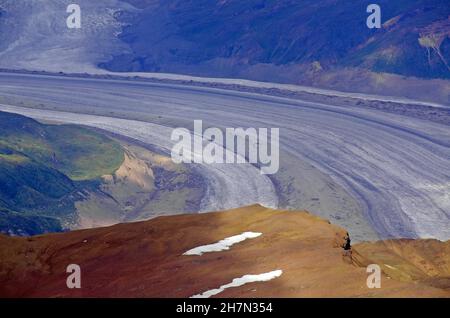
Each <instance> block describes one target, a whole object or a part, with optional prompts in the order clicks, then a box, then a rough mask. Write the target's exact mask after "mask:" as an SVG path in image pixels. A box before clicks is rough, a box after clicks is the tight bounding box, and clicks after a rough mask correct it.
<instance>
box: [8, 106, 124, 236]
mask: <svg viewBox="0 0 450 318" xmlns="http://www.w3.org/2000/svg"><path fill="white" fill-rule="evenodd" d="M122 162H123V150H122V148H121V147H120V145H119V144H117V143H115V142H113V141H112V140H110V139H108V138H106V137H105V136H103V135H100V134H97V133H94V132H92V131H89V130H87V129H84V128H80V127H75V126H57V125H43V124H40V123H38V122H36V121H35V120H32V119H30V118H27V117H24V116H20V115H16V114H10V113H4V112H0V232H2V233H7V234H11V235H33V234H39V233H43V232H57V231H61V230H62V229H67V228H70V227H71V225H72V224H74V223H76V219H77V216H76V213H75V212H76V211H75V205H74V202H75V201H77V200H80V199H82V194H81V192H82V191H84V190H86V189H91V188H96V186H97V184H98V181H96V179H97V178H100V177H101V176H102V175H105V174H108V173H112V172H114V171H115V170H116V169H117V168H118V167H119V166H120V165H121V163H122ZM80 191H81V192H80Z"/></svg>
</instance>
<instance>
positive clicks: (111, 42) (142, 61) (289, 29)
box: [0, 0, 450, 84]
mask: <svg viewBox="0 0 450 318" xmlns="http://www.w3.org/2000/svg"><path fill="white" fill-rule="evenodd" d="M77 3H78V4H79V5H80V7H81V9H82V21H83V22H82V28H81V29H77V30H74V29H68V28H67V27H66V25H65V22H66V17H67V16H68V14H66V13H65V10H66V6H67V2H66V1H62V0H50V1H45V3H44V2H42V1H39V0H32V1H29V0H27V1H25V0H19V1H17V0H2V1H0V67H2V68H9V69H11V68H13V69H32V70H47V71H65V72H95V71H96V67H97V66H98V65H100V66H101V67H104V68H107V69H109V70H113V71H152V72H153V71H156V72H174V73H190V74H195V75H205V76H218V77H226V76H227V77H246V78H250V79H259V80H272V81H273V80H276V81H284V82H291V83H299V82H300V81H306V80H308V82H309V83H311V84H313V83H315V82H317V81H319V79H321V80H323V78H326V76H327V74H328V73H329V72H335V71H337V70H342V69H347V68H350V69H353V68H356V69H358V70H365V71H369V72H386V73H394V74H400V75H405V76H416V77H422V78H443V79H449V78H450V38H449V35H450V22H449V21H450V20H449V16H450V6H449V5H448V1H447V0H414V1H411V0H398V1H389V0H379V1H377V4H379V5H380V6H381V9H382V22H383V26H382V28H381V29H368V28H367V26H366V19H367V17H368V15H369V14H368V13H367V12H366V8H367V5H368V4H370V3H372V1H369V0H363V1H345V0H338V1H336V0H323V1H320V2H318V1H314V0H284V1H273V0H248V1H239V0H221V1H210V0H195V1H186V0H168V1H158V0H145V1H136V0H108V1H102V2H101V3H98V2H92V1H87V0H80V1H78V2H77ZM355 72H356V71H355ZM274 73H275V74H276V76H275V77H272V76H270V74H274ZM353 74H354V75H357V74H358V73H356V74H355V73H353ZM343 75H345V73H341V76H343ZM347 77H348V79H349V80H350V79H351V76H347Z"/></svg>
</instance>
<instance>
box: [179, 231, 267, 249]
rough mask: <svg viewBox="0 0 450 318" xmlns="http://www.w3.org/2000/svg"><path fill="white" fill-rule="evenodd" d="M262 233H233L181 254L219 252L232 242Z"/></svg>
mask: <svg viewBox="0 0 450 318" xmlns="http://www.w3.org/2000/svg"><path fill="white" fill-rule="evenodd" d="M261 234H262V233H257V232H244V233H242V234H239V235H234V236H230V237H227V238H225V239H223V240H221V241H219V242H217V243H214V244H209V245H202V246H198V247H195V248H193V249H190V250H189V251H187V252H185V253H183V255H202V254H203V253H208V252H220V251H225V250H229V249H230V247H231V246H232V245H234V244H237V243H240V242H243V241H245V240H246V239H252V238H256V237H258V236H260V235H261Z"/></svg>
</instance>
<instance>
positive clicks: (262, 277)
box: [191, 269, 283, 298]
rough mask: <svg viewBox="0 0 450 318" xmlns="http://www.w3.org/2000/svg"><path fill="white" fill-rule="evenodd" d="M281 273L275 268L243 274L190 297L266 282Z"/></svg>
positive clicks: (215, 293)
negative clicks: (269, 270)
mask: <svg viewBox="0 0 450 318" xmlns="http://www.w3.org/2000/svg"><path fill="white" fill-rule="evenodd" d="M281 274H283V271H282V270H281V269H277V270H275V271H272V272H268V273H263V274H258V275H244V276H242V277H240V278H235V279H233V281H232V282H231V283H228V284H225V285H222V286H220V287H219V288H216V289H210V290H208V291H205V292H204V293H201V294H197V295H194V296H191V298H209V297H211V296H214V295H217V294H219V293H221V292H223V291H224V290H225V289H227V288H231V287H239V286H242V285H245V284H248V283H254V282H267V281H269V280H272V279H274V278H277V277H280V276H281Z"/></svg>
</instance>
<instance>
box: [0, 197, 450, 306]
mask: <svg viewBox="0 0 450 318" xmlns="http://www.w3.org/2000/svg"><path fill="white" fill-rule="evenodd" d="M249 232H250V233H249ZM241 233H247V235H249V234H253V235H252V237H253V238H249V239H247V240H244V241H241V242H239V243H236V244H234V245H232V244H231V246H228V249H226V248H223V245H224V243H223V242H222V243H221V244H219V245H220V246H219V247H220V248H217V247H215V248H211V247H209V250H210V252H204V253H203V254H201V253H196V252H195V250H192V249H195V248H198V247H200V248H203V249H204V248H205V247H204V246H205V245H209V244H213V243H216V242H219V241H220V240H223V239H224V238H229V237H231V236H235V235H238V234H241ZM431 246H433V248H431V249H430V248H429V247H431ZM449 246H450V245H449V242H447V243H444V242H439V241H433V240H419V241H414V240H402V241H398V242H397V241H390V242H388V244H383V242H379V243H376V244H373V245H370V244H368V245H363V246H361V247H360V246H359V245H356V246H355V247H351V245H350V241H349V238H348V235H347V232H346V231H345V230H344V229H342V228H339V227H337V226H335V225H332V224H329V222H327V221H325V220H323V219H320V218H318V217H315V216H313V215H310V214H308V213H306V212H301V211H279V210H271V209H268V208H264V207H262V206H259V205H254V206H250V207H244V208H239V209H235V210H230V211H223V212H214V213H205V214H195V215H179V216H165V217H159V218H156V219H153V220H150V221H145V222H138V223H132V224H119V225H115V226H112V227H106V228H97V229H90V230H82V231H73V232H69V233H62V234H51V235H43V236H36V237H30V238H15V237H6V236H0V296H3V297H80V296H82V297H190V296H193V295H199V294H201V293H203V292H205V291H211V290H213V289H215V288H219V287H220V286H223V285H226V284H228V283H230V282H231V281H233V279H235V278H241V277H244V275H248V274H252V275H259V274H262V273H276V274H277V275H276V276H274V277H273V279H269V280H267V279H266V280H265V281H260V282H249V281H247V283H246V284H243V285H241V286H239V285H238V286H236V287H231V286H228V288H223V289H222V290H221V292H220V293H218V294H217V296H219V297H248V298H258V297H405V296H407V297H408V296H409V297H450V290H449V289H448V288H449V286H450V285H449V282H448V280H446V279H445V278H446V277H448V275H449V273H450V272H449V268H450V267H449V264H450V259H449V257H448V256H449V254H448V249H449ZM399 247H400V252H399ZM197 250H198V249H197ZM211 250H215V251H211ZM188 251H190V253H187V252H188ZM446 251H447V252H446ZM187 254H188V255H187ZM200 254H201V255H200ZM394 255H398V257H397V258H395V257H394ZM371 257H373V258H371ZM367 262H369V263H368V264H371V263H372V264H373V263H375V264H379V265H380V267H381V269H382V271H383V274H382V276H381V288H379V289H377V288H375V289H370V288H368V287H367V285H366V282H367V278H368V274H367V272H366V263H367ZM69 264H77V265H79V266H80V269H81V289H68V288H67V286H66V279H67V276H68V275H69V274H66V268H67V266H68V265H69ZM419 269H421V274H420V275H419V276H417V275H415V276H414V277H413V278H411V277H409V276H408V275H410V274H412V273H415V274H416V273H417V272H418V271H419ZM389 271H390V272H389ZM402 275H403V276H402ZM400 276H402V277H406V279H403V278H402V277H400Z"/></svg>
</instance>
